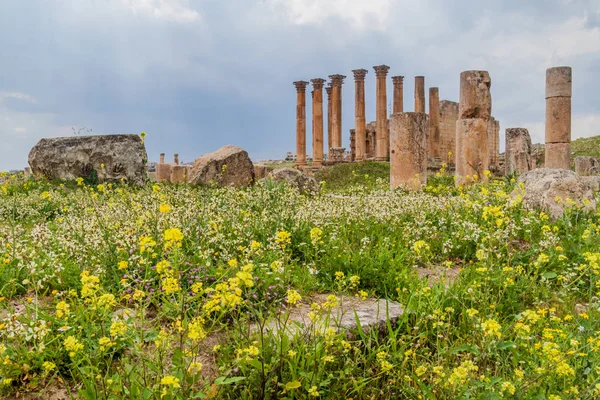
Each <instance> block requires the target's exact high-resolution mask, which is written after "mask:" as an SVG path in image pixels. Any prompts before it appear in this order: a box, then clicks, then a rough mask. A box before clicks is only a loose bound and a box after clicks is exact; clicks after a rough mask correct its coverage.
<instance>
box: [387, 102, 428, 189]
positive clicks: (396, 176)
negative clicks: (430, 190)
mask: <svg viewBox="0 0 600 400" xmlns="http://www.w3.org/2000/svg"><path fill="white" fill-rule="evenodd" d="M428 128H429V124H428V118H427V114H425V113H414V112H413V113H410V112H409V113H398V114H392V116H391V119H390V136H391V137H390V144H391V151H390V187H391V188H392V189H394V188H396V187H398V186H400V185H405V186H406V187H407V188H409V189H411V190H418V189H420V187H421V185H427V133H428V132H427V131H428Z"/></svg>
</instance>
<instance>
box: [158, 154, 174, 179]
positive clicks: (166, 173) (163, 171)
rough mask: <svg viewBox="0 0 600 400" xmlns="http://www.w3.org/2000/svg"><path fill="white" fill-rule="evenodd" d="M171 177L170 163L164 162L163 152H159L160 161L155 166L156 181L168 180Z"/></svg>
mask: <svg viewBox="0 0 600 400" xmlns="http://www.w3.org/2000/svg"><path fill="white" fill-rule="evenodd" d="M170 179H171V164H165V153H160V162H159V163H158V165H157V166H156V181H157V182H169V181H170Z"/></svg>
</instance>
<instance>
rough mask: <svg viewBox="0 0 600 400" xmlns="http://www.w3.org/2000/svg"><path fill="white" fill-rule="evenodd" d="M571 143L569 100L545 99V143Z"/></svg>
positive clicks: (563, 98)
mask: <svg viewBox="0 0 600 400" xmlns="http://www.w3.org/2000/svg"><path fill="white" fill-rule="evenodd" d="M570 142H571V98H570V97H551V98H548V99H546V143H570Z"/></svg>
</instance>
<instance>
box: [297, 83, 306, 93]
mask: <svg viewBox="0 0 600 400" xmlns="http://www.w3.org/2000/svg"><path fill="white" fill-rule="evenodd" d="M306 85H308V82H306V81H296V82H294V86H296V91H297V92H298V93H301V92H305V91H306Z"/></svg>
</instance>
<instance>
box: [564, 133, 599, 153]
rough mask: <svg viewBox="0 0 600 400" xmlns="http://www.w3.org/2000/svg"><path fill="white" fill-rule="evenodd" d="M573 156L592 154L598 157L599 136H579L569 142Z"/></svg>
mask: <svg viewBox="0 0 600 400" xmlns="http://www.w3.org/2000/svg"><path fill="white" fill-rule="evenodd" d="M571 152H572V153H573V156H574V157H577V156H592V157H598V158H600V136H593V137H589V138H581V139H577V140H574V141H572V142H571Z"/></svg>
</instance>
